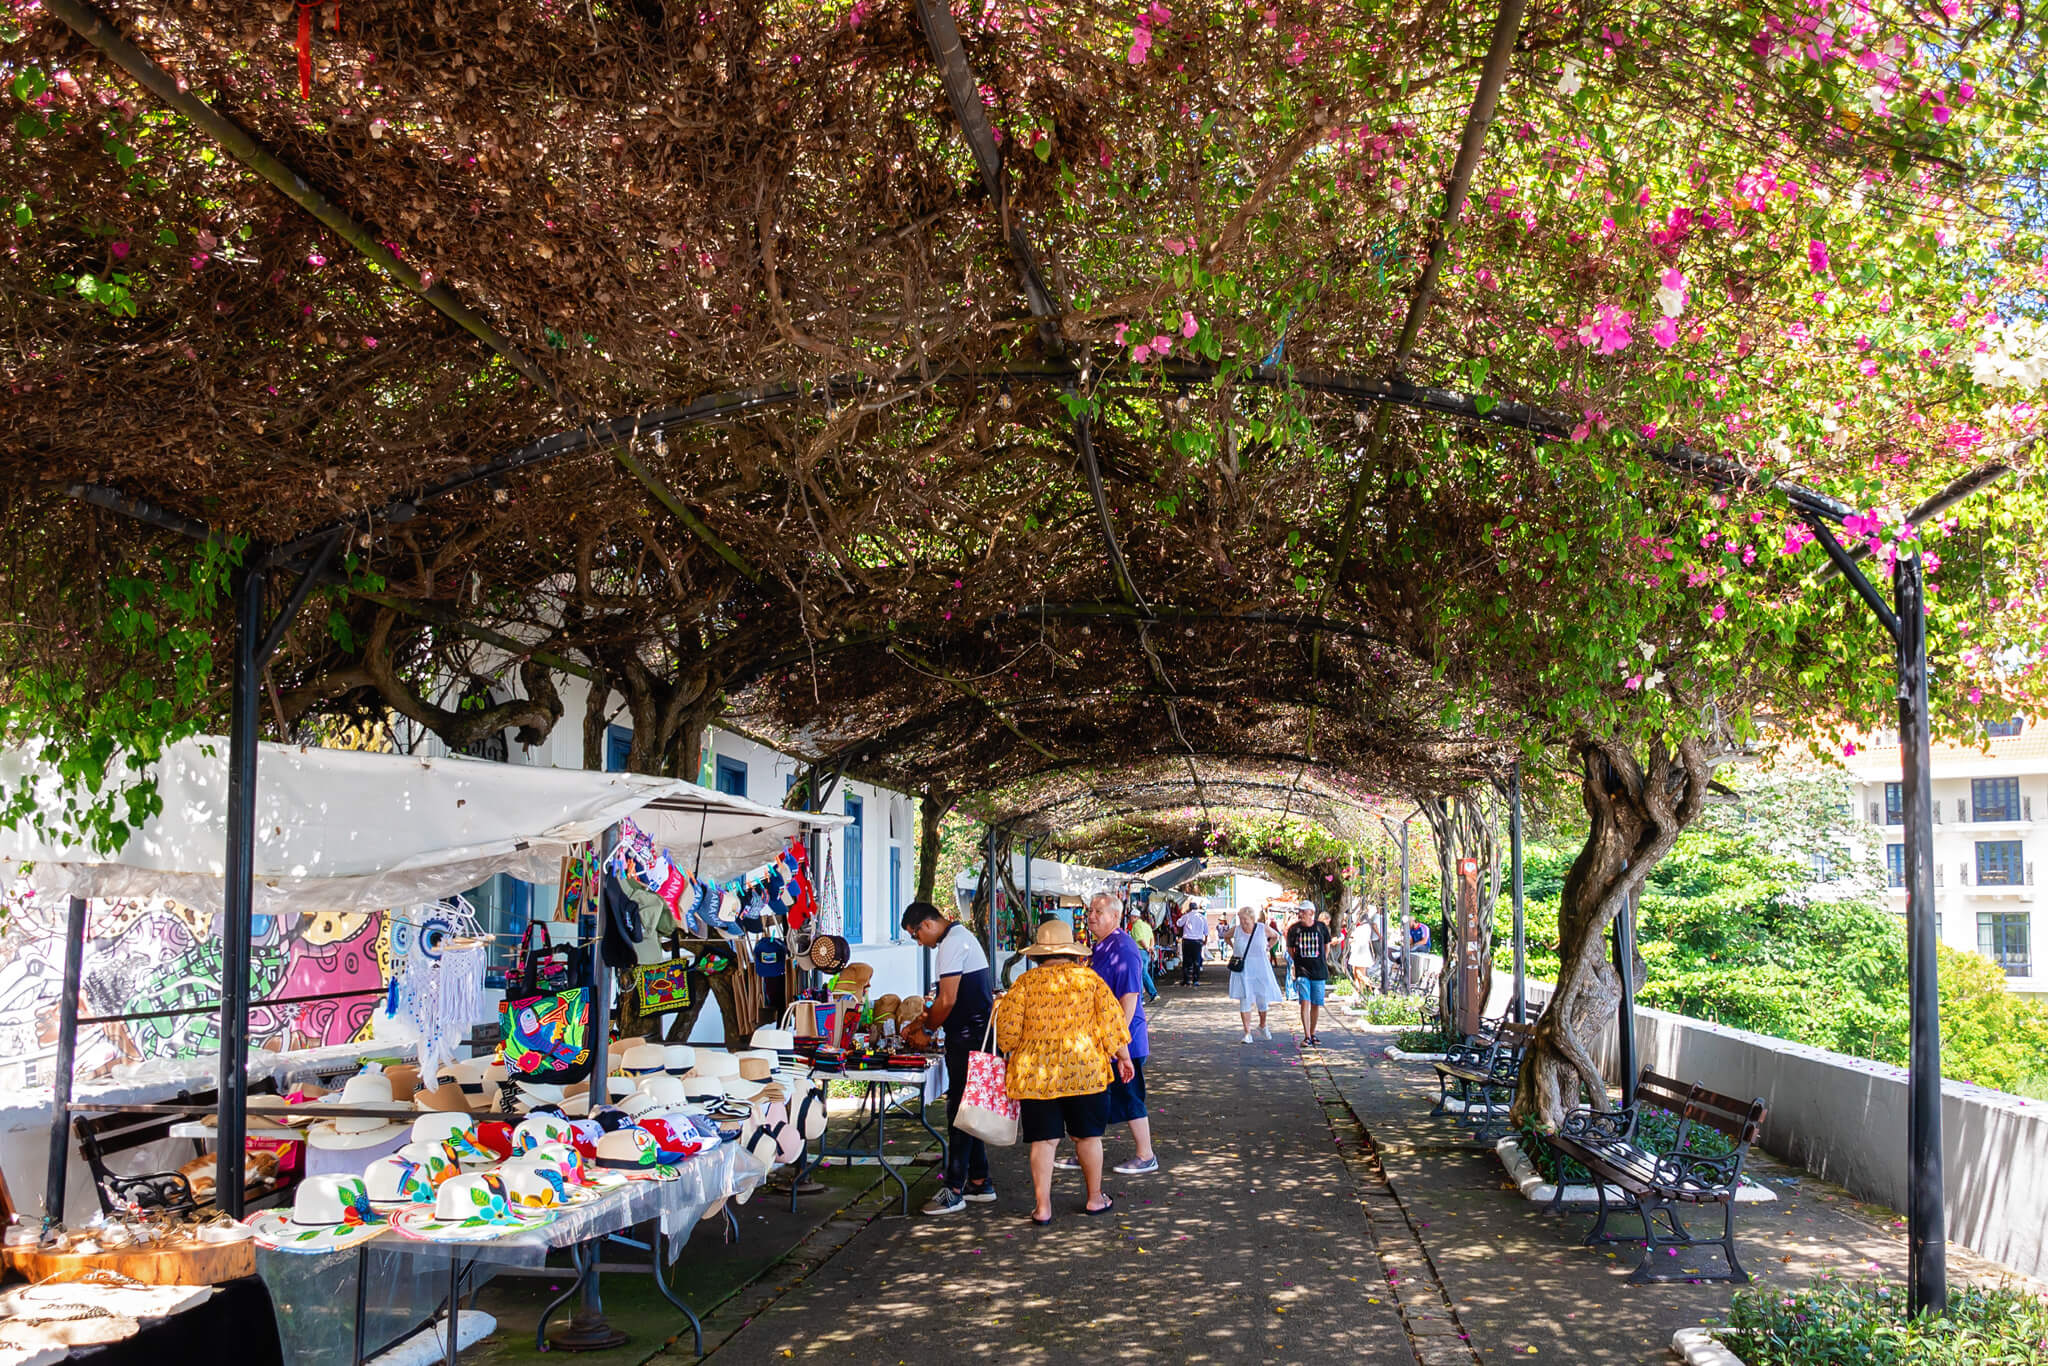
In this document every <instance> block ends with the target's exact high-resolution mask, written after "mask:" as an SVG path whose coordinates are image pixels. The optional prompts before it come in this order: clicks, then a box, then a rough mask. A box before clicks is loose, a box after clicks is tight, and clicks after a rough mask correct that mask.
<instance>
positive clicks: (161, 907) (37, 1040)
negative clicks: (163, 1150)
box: [0, 889, 390, 1076]
mask: <svg viewBox="0 0 2048 1366" xmlns="http://www.w3.org/2000/svg"><path fill="white" fill-rule="evenodd" d="M65 909H66V908H65V903H64V902H63V901H62V900H52V899H47V898H39V897H37V896H36V895H35V894H34V893H32V892H27V891H26V890H25V889H16V890H15V891H14V892H12V893H10V894H9V895H8V896H7V897H6V898H5V911H6V921H5V929H4V931H0V1058H4V1059H8V1060H23V1059H33V1058H38V1057H44V1056H49V1055H52V1054H53V1053H54V1052H55V1049H56V1042H57V1013H58V1011H57V1006H58V997H59V996H60V995H61V993H62V987H63V978H64V915H65ZM289 919H290V923H286V921H285V920H284V919H281V918H279V917H275V916H258V917H257V918H256V922H255V925H254V935H253V942H252V944H251V946H250V984H249V986H250V990H249V994H250V999H251V1000H259V1001H260V1000H271V999H284V1000H289V999H290V998H293V997H300V996H311V995H319V994H323V993H328V992H337V991H351V990H363V991H365V993H366V994H364V995H361V996H356V997H351V998H349V999H346V1000H338V1001H313V1002H305V1003H301V1004H285V1005H273V1006H259V1007H257V1008H255V1009H252V1010H251V1011H250V1012H249V1030H250V1046H251V1047H252V1048H259V1049H270V1050H279V1049H288V1048H319V1047H322V1046H325V1045H328V1044H341V1043H350V1042H354V1041H356V1040H360V1039H367V1038H369V1037H370V1027H371V1024H372V1021H373V1020H374V1018H375V1015H376V1013H377V1011H378V1009H379V1007H380V1006H381V1005H382V1004H383V998H382V995H381V988H382V986H383V984H384V982H385V981H386V980H387V973H386V966H387V963H388V958H389V952H390V950H389V938H388V936H387V935H386V934H385V924H384V921H385V916H384V915H383V913H382V912H371V913H367V914H354V913H350V914H344V913H332V912H323V913H321V914H317V915H303V916H294V917H290V918H289ZM220 985H221V943H220V933H219V929H218V924H217V918H216V917H215V916H214V915H213V914H212V913H203V912H199V911H195V910H193V909H192V908H191V907H189V906H184V905H181V904H179V903H177V902H174V901H169V900H165V899H162V898H153V899H149V900H138V901H129V900H107V901H95V902H93V903H92V907H91V911H90V913H89V915H88V917H87V920H86V946H85V959H84V963H83V965H82V971H81V974H80V983H79V997H80V1014H82V1015H86V1016H93V1015H115V1014H124V1013H137V1012H148V1011H163V1010H177V1009H182V1008H185V1007H190V1006H197V1005H211V1004H212V1003H213V1002H215V1001H218V1000H219V999H220ZM219 1045H220V1024H219V1018H218V1016H217V1015H214V1014H199V1015H174V1016H166V1017H162V1018H158V1019H150V1020H131V1021H127V1022H125V1023H120V1024H106V1025H92V1026H87V1027H85V1028H82V1029H80V1030H79V1034H78V1074H79V1075H80V1076H91V1075H96V1074H98V1073H102V1072H104V1071H106V1070H107V1069H108V1068H110V1067H112V1066H114V1065H115V1064H117V1063H122V1062H131V1061H137V1060H141V1059H148V1058H190V1057H202V1056H210V1055H212V1054H214V1053H217V1052H218V1051H219Z"/></svg>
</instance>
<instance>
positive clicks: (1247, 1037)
mask: <svg viewBox="0 0 2048 1366" xmlns="http://www.w3.org/2000/svg"><path fill="white" fill-rule="evenodd" d="M1251 1041H1252V1036H1251V1031H1250V1030H1246V1031H1245V1036H1244V1037H1243V1038H1242V1039H1239V1040H1238V1042H1239V1043H1250V1042H1251Z"/></svg>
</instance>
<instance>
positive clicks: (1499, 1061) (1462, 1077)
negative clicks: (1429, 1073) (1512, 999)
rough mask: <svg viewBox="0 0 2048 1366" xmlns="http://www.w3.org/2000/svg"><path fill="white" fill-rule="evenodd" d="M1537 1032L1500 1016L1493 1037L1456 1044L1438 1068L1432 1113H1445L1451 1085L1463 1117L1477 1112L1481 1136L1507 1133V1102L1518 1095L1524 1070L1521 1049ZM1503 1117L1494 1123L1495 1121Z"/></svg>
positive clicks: (1532, 1027)
mask: <svg viewBox="0 0 2048 1366" xmlns="http://www.w3.org/2000/svg"><path fill="white" fill-rule="evenodd" d="M1534 1033H1535V1029H1534V1026H1532V1025H1526V1024H1516V1023H1515V1022H1514V1021H1513V1020H1501V1021H1498V1022H1497V1023H1495V1024H1494V1026H1493V1033H1492V1036H1491V1037H1486V1036H1484V1035H1482V1036H1481V1037H1479V1038H1477V1039H1474V1040H1472V1041H1470V1042H1468V1043H1461V1044H1453V1045H1452V1046H1451V1047H1450V1048H1449V1049H1448V1050H1446V1052H1445V1054H1444V1059H1443V1061H1442V1062H1437V1063H1432V1064H1430V1065H1431V1066H1432V1067H1434V1068H1436V1084H1437V1098H1436V1108H1435V1109H1433V1110H1431V1111H1430V1113H1431V1114H1432V1115H1441V1114H1446V1113H1448V1112H1449V1110H1450V1105H1451V1088H1452V1087H1453V1086H1456V1087H1457V1089H1458V1095H1457V1099H1458V1102H1459V1104H1460V1106H1461V1108H1462V1112H1463V1114H1464V1117H1465V1118H1466V1119H1468V1120H1470V1119H1472V1118H1473V1117H1474V1116H1478V1128H1479V1133H1480V1137H1482V1138H1484V1137H1487V1136H1488V1135H1489V1134H1490V1133H1505V1132H1506V1123H1505V1121H1506V1119H1507V1112H1508V1105H1509V1103H1510V1102H1512V1101H1513V1099H1514V1095H1515V1082H1516V1079H1517V1078H1518V1077H1519V1076H1520V1075H1521V1071H1522V1053H1523V1052H1524V1050H1526V1049H1527V1048H1528V1046H1529V1039H1530V1037H1531V1035H1533V1034H1534ZM1496 1120H1498V1121H1501V1122H1500V1123H1499V1124H1497V1125H1496V1124H1495V1123H1494V1121H1496Z"/></svg>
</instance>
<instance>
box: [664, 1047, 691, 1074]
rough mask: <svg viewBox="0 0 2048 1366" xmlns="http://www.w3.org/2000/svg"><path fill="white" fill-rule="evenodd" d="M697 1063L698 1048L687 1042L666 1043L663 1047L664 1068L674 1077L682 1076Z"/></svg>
mask: <svg viewBox="0 0 2048 1366" xmlns="http://www.w3.org/2000/svg"><path fill="white" fill-rule="evenodd" d="M696 1065H697V1050H696V1049H694V1048H692V1047H690V1046H689V1045H688V1044H686V1043H672V1044H664V1045H662V1049H661V1066H662V1070H663V1071H665V1072H667V1073H668V1074H669V1075H670V1076H672V1077H680V1076H682V1075H683V1074H684V1073H685V1072H688V1071H689V1070H690V1069H691V1068H693V1067H695V1066H696Z"/></svg>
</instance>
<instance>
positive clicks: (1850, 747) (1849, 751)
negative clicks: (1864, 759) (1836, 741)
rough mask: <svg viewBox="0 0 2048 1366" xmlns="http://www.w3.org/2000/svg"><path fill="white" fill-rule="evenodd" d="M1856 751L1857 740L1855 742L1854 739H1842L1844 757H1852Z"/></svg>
mask: <svg viewBox="0 0 2048 1366" xmlns="http://www.w3.org/2000/svg"><path fill="white" fill-rule="evenodd" d="M1855 753H1856V742H1855V741H1854V740H1844V741H1842V757H1843V758H1844V759H1847V758H1850V757H1851V756H1853V755H1854V754H1855Z"/></svg>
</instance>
